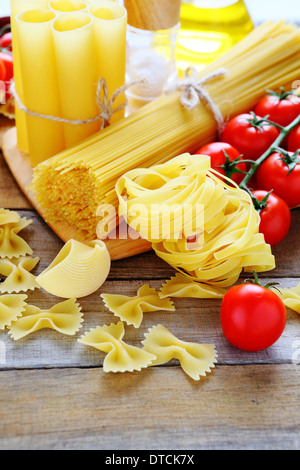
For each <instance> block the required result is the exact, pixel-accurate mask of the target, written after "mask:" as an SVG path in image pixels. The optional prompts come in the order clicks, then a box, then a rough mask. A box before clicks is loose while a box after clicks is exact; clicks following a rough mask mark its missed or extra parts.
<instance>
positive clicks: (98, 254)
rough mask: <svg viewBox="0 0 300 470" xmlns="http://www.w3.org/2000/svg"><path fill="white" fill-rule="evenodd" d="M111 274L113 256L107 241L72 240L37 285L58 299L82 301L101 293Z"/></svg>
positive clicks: (40, 277) (41, 276)
mask: <svg viewBox="0 0 300 470" xmlns="http://www.w3.org/2000/svg"><path fill="white" fill-rule="evenodd" d="M109 271H110V256H109V253H108V250H107V248H106V245H105V243H104V242H103V241H101V240H95V241H93V242H91V243H89V244H85V243H81V242H79V241H76V240H69V241H68V242H67V243H66V244H65V245H64V246H63V248H62V249H61V251H60V252H59V253H58V255H57V256H56V258H55V259H54V260H53V261H52V263H51V264H50V266H48V268H47V269H45V271H43V272H42V273H41V274H40V275H39V276H38V277H37V279H36V281H37V283H38V284H39V285H40V286H41V287H42V288H43V289H44V290H45V291H47V292H49V293H50V294H52V295H55V296H56V297H62V298H67V299H69V298H73V297H76V298H79V297H85V296H88V295H90V294H92V293H93V292H95V291H96V290H98V289H99V287H101V286H102V284H103V283H104V281H105V280H106V278H107V276H108V274H109Z"/></svg>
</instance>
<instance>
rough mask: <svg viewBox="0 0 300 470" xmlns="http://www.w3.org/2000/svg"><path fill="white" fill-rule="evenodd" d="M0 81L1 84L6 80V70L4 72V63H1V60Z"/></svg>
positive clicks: (0, 61)
mask: <svg viewBox="0 0 300 470" xmlns="http://www.w3.org/2000/svg"><path fill="white" fill-rule="evenodd" d="M0 80H1V81H2V82H5V80H6V70H5V65H4V62H2V60H0Z"/></svg>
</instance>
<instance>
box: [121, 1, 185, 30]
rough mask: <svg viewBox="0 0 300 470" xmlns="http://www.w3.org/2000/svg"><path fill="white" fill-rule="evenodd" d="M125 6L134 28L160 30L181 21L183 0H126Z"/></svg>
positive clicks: (171, 26)
mask: <svg viewBox="0 0 300 470" xmlns="http://www.w3.org/2000/svg"><path fill="white" fill-rule="evenodd" d="M124 6H125V8H126V10H127V15H128V24H129V25H131V26H133V27H134V28H138V29H143V30H149V31H158V30H161V29H170V28H173V27H174V26H175V25H176V24H178V23H179V19H180V8H181V0H124Z"/></svg>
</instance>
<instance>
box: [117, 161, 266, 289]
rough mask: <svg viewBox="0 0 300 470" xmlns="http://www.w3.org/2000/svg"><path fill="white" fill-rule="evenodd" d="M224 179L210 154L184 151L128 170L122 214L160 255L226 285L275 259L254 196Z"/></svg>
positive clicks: (122, 182) (120, 189) (121, 186)
mask: <svg viewBox="0 0 300 470" xmlns="http://www.w3.org/2000/svg"><path fill="white" fill-rule="evenodd" d="M222 178H223V177H221V175H220V174H219V173H218V172H216V171H214V170H212V169H211V167H210V158H209V157H208V156H205V155H193V156H191V155H189V154H183V155H180V156H178V157H175V158H173V159H172V160H170V161H169V162H167V163H164V164H161V165H156V166H153V167H151V168H148V169H146V168H140V169H135V170H132V171H129V172H128V173H126V174H125V175H123V176H122V177H121V178H120V179H119V180H118V182H117V184H116V192H117V195H118V199H119V204H120V215H122V216H123V217H124V218H125V220H126V222H127V223H128V225H129V226H130V227H132V228H133V229H134V230H136V231H137V232H138V233H139V234H140V235H141V237H143V238H145V239H147V240H148V241H150V242H151V243H152V247H153V249H154V251H155V253H156V254H157V255H158V256H159V257H160V258H162V259H163V260H165V261H166V262H167V263H169V264H170V265H171V266H173V267H174V268H175V269H177V270H178V271H179V272H181V273H183V274H185V275H187V276H189V277H190V278H191V279H193V280H194V281H197V282H200V283H207V284H210V285H213V286H217V287H221V288H224V287H228V286H231V285H232V284H234V283H235V282H236V281H237V279H238V278H239V276H240V273H241V272H242V270H243V269H244V270H245V271H247V272H252V271H253V269H255V270H256V271H257V272H261V271H268V270H271V269H274V267H275V260H274V256H273V255H272V253H271V247H270V245H267V244H266V243H265V240H264V236H263V235H262V234H261V233H259V223H260V218H259V214H258V213H257V212H256V210H255V208H254V205H253V203H252V200H251V197H250V195H249V194H248V193H247V192H246V191H243V190H241V189H240V188H238V187H237V186H236V185H235V186H231V185H229V184H227V183H226V182H224V180H223V179H222ZM228 183H230V184H234V183H233V182H231V180H229V181H228Z"/></svg>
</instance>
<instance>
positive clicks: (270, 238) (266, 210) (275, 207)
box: [252, 190, 291, 246]
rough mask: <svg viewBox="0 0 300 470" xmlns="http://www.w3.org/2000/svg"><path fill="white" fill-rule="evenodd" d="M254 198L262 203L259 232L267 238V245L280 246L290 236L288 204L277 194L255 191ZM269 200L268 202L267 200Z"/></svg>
mask: <svg viewBox="0 0 300 470" xmlns="http://www.w3.org/2000/svg"><path fill="white" fill-rule="evenodd" d="M252 194H253V196H254V197H255V198H256V199H257V200H258V201H259V202H260V203H262V201H263V203H262V209H261V211H260V213H259V215H260V225H259V231H260V233H263V234H264V236H265V241H266V243H269V244H270V245H271V246H275V245H278V243H280V242H281V241H282V240H283V239H284V238H285V237H286V236H287V234H288V232H289V229H290V227H291V211H290V209H289V206H288V205H287V203H286V202H284V201H283V200H282V199H281V198H280V197H278V196H276V194H274V193H271V194H269V195H268V192H267V191H263V190H257V191H253V193H252ZM266 198H267V200H266ZM265 200H266V202H264V201H265Z"/></svg>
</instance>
